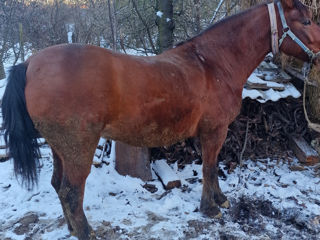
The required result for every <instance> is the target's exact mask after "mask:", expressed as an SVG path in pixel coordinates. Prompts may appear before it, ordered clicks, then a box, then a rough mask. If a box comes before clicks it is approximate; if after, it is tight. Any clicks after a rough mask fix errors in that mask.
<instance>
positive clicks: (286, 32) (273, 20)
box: [268, 1, 320, 62]
mask: <svg viewBox="0 0 320 240" xmlns="http://www.w3.org/2000/svg"><path fill="white" fill-rule="evenodd" d="M277 6H278V10H279V15H280V19H281V23H282V32H283V34H282V36H281V38H280V40H279V44H278V30H277V17H276V14H275V8H274V2H272V3H269V4H268V10H269V17H270V24H271V46H272V53H273V54H274V55H275V54H277V53H279V48H280V47H281V44H282V42H283V40H284V39H285V38H286V37H287V36H289V37H290V38H291V39H292V40H293V41H295V42H296V43H297V44H298V45H299V46H300V47H301V48H302V49H303V51H304V52H305V53H306V54H307V55H308V56H309V60H310V62H312V61H313V60H314V59H315V58H317V57H318V56H320V51H319V52H317V53H314V52H313V51H312V50H310V49H309V48H308V47H307V46H306V45H305V44H304V43H303V42H302V41H301V40H300V39H299V38H298V37H297V36H296V35H295V34H294V33H293V32H292V31H291V29H290V27H289V26H288V24H287V21H286V18H285V16H284V12H283V8H282V6H281V2H280V1H277Z"/></svg>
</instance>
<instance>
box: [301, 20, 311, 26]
mask: <svg viewBox="0 0 320 240" xmlns="http://www.w3.org/2000/svg"><path fill="white" fill-rule="evenodd" d="M302 24H303V25H305V26H307V25H311V20H310V19H307V20H304V21H303V22H302Z"/></svg>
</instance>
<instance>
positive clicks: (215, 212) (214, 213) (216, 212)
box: [200, 206, 222, 219]
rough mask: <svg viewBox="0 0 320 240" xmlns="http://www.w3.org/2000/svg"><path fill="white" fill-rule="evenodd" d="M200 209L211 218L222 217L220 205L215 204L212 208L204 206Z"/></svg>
mask: <svg viewBox="0 0 320 240" xmlns="http://www.w3.org/2000/svg"><path fill="white" fill-rule="evenodd" d="M200 211H201V212H202V213H203V214H204V215H206V216H207V217H209V218H217V219H219V218H221V217H222V213H221V212H220V209H219V207H218V206H214V207H211V208H205V209H204V208H202V209H201V207H200Z"/></svg>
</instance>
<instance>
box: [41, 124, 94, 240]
mask: <svg viewBox="0 0 320 240" xmlns="http://www.w3.org/2000/svg"><path fill="white" fill-rule="evenodd" d="M45 129H46V131H41V134H42V136H43V137H45V138H46V139H47V141H48V142H49V145H50V146H51V147H52V149H53V157H54V171H53V176H52V185H53V187H54V188H55V190H56V191H57V193H58V196H59V199H60V202H61V205H62V209H63V212H64V216H65V219H66V221H67V223H68V228H69V230H70V232H71V234H72V235H75V236H76V237H78V239H79V240H88V239H95V235H94V232H93V230H92V228H91V227H90V226H89V224H88V221H87V218H86V216H85V214H84V211H83V197H84V188H85V182H86V178H87V176H88V175H89V173H90V169H91V164H92V159H93V154H94V151H95V149H96V146H97V143H98V140H99V134H98V133H96V134H95V131H83V130H75V129H76V127H75V126H72V127H61V126H60V127H57V126H54V127H48V126H46V128H45Z"/></svg>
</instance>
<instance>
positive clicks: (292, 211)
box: [0, 145, 320, 240]
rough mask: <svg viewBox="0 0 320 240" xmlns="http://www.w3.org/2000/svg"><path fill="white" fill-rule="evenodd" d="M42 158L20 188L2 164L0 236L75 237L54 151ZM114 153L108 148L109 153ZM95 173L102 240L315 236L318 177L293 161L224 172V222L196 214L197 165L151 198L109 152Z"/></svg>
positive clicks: (93, 215) (319, 211)
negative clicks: (34, 179) (32, 179)
mask: <svg viewBox="0 0 320 240" xmlns="http://www.w3.org/2000/svg"><path fill="white" fill-rule="evenodd" d="M41 152H42V155H43V158H42V166H41V169H40V180H39V186H38V187H37V188H35V189H34V190H32V191H27V190H25V189H24V188H22V187H21V186H20V185H19V183H18V182H17V181H16V179H15V176H14V175H13V166H12V163H11V161H7V162H4V163H0V176H1V177H0V192H1V194H0V216H1V217H0V239H7V240H9V239H14V240H20V239H44V240H45V239H48V240H49V239H50V240H54V239H70V240H73V239H76V238H74V237H71V236H70V235H69V232H68V230H67V226H66V224H65V221H64V219H63V213H62V209H61V206H60V203H59V200H58V197H57V194H56V193H55V191H54V189H53V188H52V187H51V185H50V179H51V172H52V154H51V151H50V148H49V147H48V146H47V145H44V146H43V147H42V148H41ZM112 152H114V150H113V151H112ZM104 161H105V162H107V163H108V165H107V164H103V165H102V167H101V168H96V167H94V166H92V169H91V174H90V175H89V177H88V179H87V184H86V193H85V200H84V209H85V213H86V215H87V217H88V220H89V222H90V224H91V225H92V226H93V228H94V229H95V230H96V232H97V236H98V237H100V238H101V239H249V238H250V239H320V225H319V221H320V199H319V196H320V187H319V183H320V178H319V177H316V176H315V172H314V169H313V168H312V167H304V169H305V170H304V171H292V170H290V165H291V166H292V165H297V164H298V163H297V162H296V160H293V161H292V162H279V161H276V160H270V159H266V160H259V161H250V160H248V161H246V162H245V165H246V166H245V167H243V168H242V170H241V179H242V181H241V183H240V184H239V172H240V169H239V168H237V169H235V171H234V172H232V173H227V171H226V170H224V166H223V165H221V166H220V167H221V168H222V170H223V172H224V174H225V177H222V178H220V185H221V188H222V190H223V192H224V193H226V195H227V196H228V198H229V200H230V201H231V205H232V206H231V208H230V209H229V210H223V218H222V219H219V220H215V219H208V218H206V217H204V216H203V215H202V214H201V213H200V212H199V211H198V209H199V203H200V197H201V191H202V184H201V176H202V174H201V165H195V164H193V165H187V166H186V167H185V168H184V169H183V170H182V171H177V174H178V176H179V177H180V179H181V180H182V187H181V188H179V189H173V190H171V191H166V190H164V189H163V187H162V185H161V183H160V182H159V181H158V180H154V181H151V182H149V183H150V184H154V185H155V187H156V188H157V189H158V190H157V191H156V192H155V193H150V192H148V191H147V190H146V189H144V188H143V185H144V184H145V183H144V182H142V181H141V180H139V179H136V178H131V177H128V176H121V175H119V174H118V173H117V172H116V171H115V169H114V155H113V154H111V157H110V158H108V157H106V156H105V157H104Z"/></svg>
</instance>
